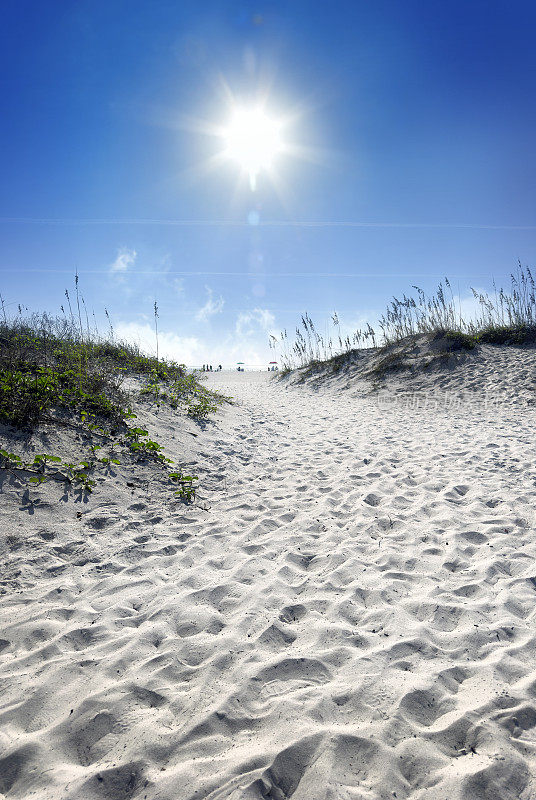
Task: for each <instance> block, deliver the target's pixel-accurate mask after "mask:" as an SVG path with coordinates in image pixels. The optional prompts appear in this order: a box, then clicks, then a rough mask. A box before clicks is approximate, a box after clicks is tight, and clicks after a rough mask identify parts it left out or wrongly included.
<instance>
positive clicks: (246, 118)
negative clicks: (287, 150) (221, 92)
mask: <svg viewBox="0 0 536 800" xmlns="http://www.w3.org/2000/svg"><path fill="white" fill-rule="evenodd" d="M224 139H225V143H226V149H225V155H226V156H228V157H229V158H232V159H233V160H234V161H237V162H238V163H239V164H240V166H241V167H242V168H243V169H244V170H245V171H246V172H247V173H248V175H249V182H250V185H251V188H252V189H255V186H256V181H257V175H258V174H259V172H261V171H262V170H269V169H270V167H271V166H272V164H273V161H274V158H275V156H276V155H277V154H278V153H280V152H281V149H282V141H281V125H280V123H278V122H275V121H274V120H272V119H270V118H269V117H268V116H267V115H266V114H265V113H264V111H263V110H262V109H259V108H257V109H252V110H248V109H237V110H236V111H235V112H234V115H233V117H232V119H231V122H230V123H229V125H228V127H227V128H226V129H225V131H224Z"/></svg>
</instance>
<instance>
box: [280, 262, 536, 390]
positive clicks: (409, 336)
mask: <svg viewBox="0 0 536 800" xmlns="http://www.w3.org/2000/svg"><path fill="white" fill-rule="evenodd" d="M412 289H413V292H410V293H409V294H403V295H402V297H393V298H392V300H391V301H390V303H389V305H388V306H387V308H386V310H385V312H384V313H383V314H382V315H381V316H380V317H379V319H378V322H377V324H376V327H375V328H374V327H373V326H372V325H371V324H370V323H367V324H366V325H365V327H363V328H358V329H356V330H354V331H351V332H345V331H343V328H342V325H341V322H340V319H339V316H338V314H337V313H335V312H334V313H333V315H332V316H331V321H330V323H329V325H328V327H327V328H326V332H325V333H320V332H319V331H318V330H317V328H316V327H315V324H314V322H313V320H312V319H311V317H310V316H309V314H307V313H305V314H303V316H302V317H301V321H300V324H299V325H298V326H297V327H296V329H295V332H294V335H293V336H292V335H289V334H288V332H287V330H283V331H281V333H280V335H279V336H275V335H271V336H270V347H271V348H272V349H273V350H274V351H276V353H277V355H278V360H279V361H280V363H281V365H282V368H281V370H280V372H279V376H280V377H284V376H285V375H288V374H289V372H291V371H292V370H293V369H296V368H300V369H302V370H303V369H304V368H305V369H307V370H311V371H313V372H314V371H317V370H318V369H319V365H321V368H322V369H327V370H328V371H331V372H333V373H337V372H339V371H340V370H341V369H343V368H344V367H345V366H346V365H348V364H349V363H351V362H353V361H355V360H356V359H357V358H359V356H360V353H362V352H363V350H369V351H370V350H378V351H379V352H380V354H381V351H382V350H383V351H384V352H385V357H384V359H383V360H382V361H381V362H378V363H377V364H376V365H375V367H374V370H375V371H376V372H379V373H385V372H389V371H393V370H403V369H406V368H407V364H405V362H404V361H403V360H401V358H400V354H398V355H397V356H396V357H395V356H394V355H393V354H392V353H390V352H389V348H390V347H391V346H392V345H399V344H400V343H402V342H405V341H410V340H414V339H415V338H416V337H418V336H420V335H423V334H429V335H431V336H432V337H433V340H435V341H437V340H441V348H442V349H443V350H445V351H451V352H453V351H463V350H472V349H474V348H475V347H477V346H478V345H480V344H491V345H514V346H522V345H532V344H534V343H536V283H535V278H534V275H533V273H532V271H531V269H530V268H529V267H523V266H521V264H518V267H517V270H516V271H515V272H513V273H511V275H510V287H509V289H508V290H505V289H503V288H497V287H496V286H495V285H493V291H492V292H491V293H488V292H482V291H477V290H476V289H471V292H472V296H473V300H474V313H473V314H471V315H470V316H467V315H465V316H464V313H463V308H462V305H461V302H460V298H459V297H458V296H455V295H454V292H453V290H452V285H451V283H450V281H449V279H448V278H445V279H444V280H443V281H441V282H440V283H439V285H438V287H437V290H436V292H435V293H434V294H432V295H427V294H426V293H425V292H424V291H423V289H421V288H419V287H418V286H413V287H412Z"/></svg>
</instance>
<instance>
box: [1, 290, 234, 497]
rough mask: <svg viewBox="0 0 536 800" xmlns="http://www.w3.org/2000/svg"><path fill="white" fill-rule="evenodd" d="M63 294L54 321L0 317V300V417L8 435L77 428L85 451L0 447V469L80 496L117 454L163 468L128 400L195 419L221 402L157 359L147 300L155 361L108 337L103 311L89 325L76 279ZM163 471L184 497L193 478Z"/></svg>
mask: <svg viewBox="0 0 536 800" xmlns="http://www.w3.org/2000/svg"><path fill="white" fill-rule="evenodd" d="M65 298H66V303H65V306H64V305H62V306H61V311H62V314H61V315H59V316H57V317H53V316H50V315H49V314H46V313H43V314H30V315H25V314H24V313H23V309H22V307H21V306H19V309H18V314H17V315H16V316H15V317H14V318H9V317H8V315H7V313H6V307H5V303H4V301H3V298H2V297H1V296H0V309H1V318H0V422H1V423H3V424H4V425H6V426H8V427H11V428H12V429H15V431H17V430H19V431H20V430H26V431H34V430H35V429H36V428H38V427H39V426H40V425H41V424H46V425H48V426H50V425H52V426H58V427H66V428H68V429H71V430H73V431H76V432H77V433H78V434H82V436H81V441H83V442H85V445H84V446H85V447H86V450H87V452H88V453H89V456H87V457H86V455H85V453H84V454H82V453H78V454H77V457H76V458H71V459H69V460H68V461H67V462H64V461H63V459H62V458H61V457H60V456H59V455H57V454H55V453H52V454H49V453H48V454H39V455H37V456H35V457H34V458H33V459H32V460H31V461H24V460H23V459H22V458H21V456H19V455H17V454H16V453H12V452H10V449H7V450H1V451H0V469H1V470H7V471H11V472H16V473H17V474H18V476H19V477H22V476H26V477H27V478H28V480H29V482H31V483H35V484H41V483H43V482H45V481H47V480H62V481H65V482H67V483H70V484H73V485H76V486H77V487H78V488H82V489H83V490H84V491H86V492H90V491H91V490H92V488H93V486H94V485H95V481H94V480H93V479H92V477H91V476H92V475H93V474H95V473H96V472H97V471H101V472H103V473H104V474H109V473H110V471H111V470H112V469H113V468H114V467H115V466H117V465H119V464H120V463H121V461H120V458H119V457H118V456H119V451H123V452H125V453H128V455H129V457H130V459H132V458H133V459H134V460H135V461H138V462H139V461H146V462H147V461H148V462H153V463H155V464H156V465H160V467H163V468H167V470H169V467H170V465H171V464H173V462H172V460H171V459H169V458H168V457H167V456H166V455H165V453H164V452H163V447H162V445H161V444H160V443H159V442H157V441H155V440H153V439H151V438H150V437H149V433H148V431H147V430H145V429H144V428H142V427H139V426H136V424H135V423H134V424H133V423H132V420H134V419H135V418H136V414H135V413H134V411H133V410H132V406H133V404H134V402H136V401H139V400H140V398H144V397H148V396H149V397H151V398H152V399H154V400H156V401H157V403H158V404H161V403H166V404H167V405H169V407H170V408H171V409H173V410H177V411H178V410H180V411H183V412H185V413H186V414H187V415H188V416H190V417H191V418H193V419H195V420H198V421H201V420H205V419H206V418H208V417H209V416H210V415H211V414H214V413H215V412H216V411H217V409H218V407H219V405H220V404H221V403H222V402H224V401H225V400H226V399H227V398H225V397H224V396H223V395H221V394H219V393H217V392H213V391H211V390H209V389H208V388H207V387H206V386H203V384H202V383H201V382H200V378H199V375H198V374H197V373H196V372H190V371H188V370H187V368H186V367H185V366H184V365H183V364H178V363H176V362H174V361H171V360H164V359H162V358H161V357H160V356H159V353H158V306H157V304H156V302H155V304H154V321H155V339H156V346H157V355H156V357H155V356H151V355H148V354H146V353H143V352H142V351H141V350H140V349H139V348H138V347H137V346H136V345H135V344H133V343H131V342H125V341H118V340H117V339H116V337H115V336H114V331H113V325H112V323H111V320H110V315H109V313H108V311H107V310H105V314H106V318H107V320H108V323H109V331H107V332H106V335H104V336H102V335H100V334H99V331H98V329H97V327H96V325H90V321H89V315H88V314H87V310H86V305H85V301H84V299H83V296H82V295H81V292H80V289H79V280H78V276H75V292H74V298H73V300H74V302H71V296H70V294H69V291H68V290H67V289H66V290H65ZM82 310H84V312H85V313H84V316H85V324H84V323H83V317H82ZM88 442H89V444H88ZM80 447H82V445H80ZM174 466H175V465H174ZM171 475H173V476H174V478H173V480H171V478H170V479H169V480H170V482H172V483H178V484H179V488H178V495H179V497H181V498H182V499H183V500H186V501H188V502H190V501H191V500H192V499H194V498H195V489H194V481H195V480H197V477H196V476H184V475H182V472H181V471H180V470H179V469H178V468H177V469H175V471H174V472H173V473H171Z"/></svg>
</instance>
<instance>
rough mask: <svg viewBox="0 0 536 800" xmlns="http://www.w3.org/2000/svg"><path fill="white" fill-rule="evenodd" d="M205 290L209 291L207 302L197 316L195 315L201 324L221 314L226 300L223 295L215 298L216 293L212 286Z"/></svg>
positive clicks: (206, 287)
mask: <svg viewBox="0 0 536 800" xmlns="http://www.w3.org/2000/svg"><path fill="white" fill-rule="evenodd" d="M205 289H206V290H207V302H206V303H205V305H204V306H202V307H201V308H200V309H199V310H198V312H197V314H196V315H195V318H196V319H197V320H198V321H199V322H205V321H206V320H207V319H208V318H209V317H212V316H213V315H214V314H221V312H222V311H223V306H224V304H225V300H224V299H223V297H222V296H221V295H220V296H219V297H217V298H215V297H214V292H213V291H212V289H211V288H210V286H205Z"/></svg>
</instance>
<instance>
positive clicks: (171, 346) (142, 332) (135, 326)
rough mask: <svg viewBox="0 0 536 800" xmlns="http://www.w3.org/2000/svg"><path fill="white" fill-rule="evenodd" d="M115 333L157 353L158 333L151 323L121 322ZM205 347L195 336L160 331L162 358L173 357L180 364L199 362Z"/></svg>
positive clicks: (159, 347)
mask: <svg viewBox="0 0 536 800" xmlns="http://www.w3.org/2000/svg"><path fill="white" fill-rule="evenodd" d="M115 334H116V336H117V337H118V338H119V339H124V340H126V341H129V342H133V343H134V344H137V345H138V347H139V348H140V350H142V351H143V352H144V353H148V354H150V355H156V335H155V331H154V327H153V326H152V325H150V324H149V323H139V322H119V323H118V324H117V325H116V326H115ZM202 353H203V347H202V344H201V342H200V341H199V339H196V337H195V336H178V335H177V334H176V333H173V332H172V331H159V332H158V354H159V356H161V357H162V358H167V359H172V360H173V361H177V362H179V364H197V363H198V362H199V361H201V360H202Z"/></svg>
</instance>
